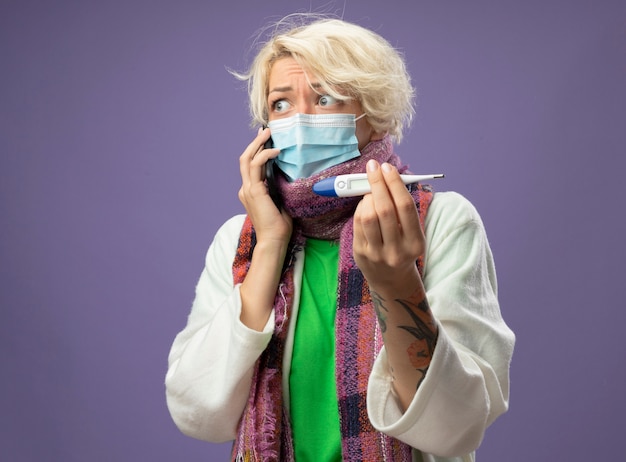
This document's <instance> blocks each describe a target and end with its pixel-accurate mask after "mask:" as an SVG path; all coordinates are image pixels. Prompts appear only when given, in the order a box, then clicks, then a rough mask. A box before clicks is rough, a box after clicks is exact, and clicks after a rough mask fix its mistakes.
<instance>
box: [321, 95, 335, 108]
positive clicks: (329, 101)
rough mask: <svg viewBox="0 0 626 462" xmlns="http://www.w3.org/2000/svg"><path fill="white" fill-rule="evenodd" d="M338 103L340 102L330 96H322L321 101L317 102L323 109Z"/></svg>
mask: <svg viewBox="0 0 626 462" xmlns="http://www.w3.org/2000/svg"><path fill="white" fill-rule="evenodd" d="M337 103H339V100H338V99H337V98H335V97H333V96H330V95H322V96H320V99H319V100H318V101H317V104H319V105H320V106H322V107H328V106H332V105H334V104H337Z"/></svg>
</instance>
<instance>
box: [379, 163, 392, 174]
mask: <svg viewBox="0 0 626 462" xmlns="http://www.w3.org/2000/svg"><path fill="white" fill-rule="evenodd" d="M382 168H383V172H385V173H389V172H391V171H392V170H393V167H392V166H391V164H388V163H387V162H385V163H383V167H382Z"/></svg>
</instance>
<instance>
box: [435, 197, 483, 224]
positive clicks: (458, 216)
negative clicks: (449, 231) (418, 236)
mask: <svg viewBox="0 0 626 462" xmlns="http://www.w3.org/2000/svg"><path fill="white" fill-rule="evenodd" d="M470 223H475V224H480V225H482V220H481V218H480V215H479V214H478V211H477V210H476V207H474V205H473V204H472V203H471V202H470V201H469V200H468V199H467V198H466V197H465V196H463V195H461V194H459V193H457V192H454V191H446V192H436V193H435V194H434V195H433V200H432V202H431V204H430V207H429V208H428V213H427V214H426V220H425V227H426V232H427V233H428V230H429V228H430V229H431V230H432V229H433V228H441V227H446V228H448V227H453V228H454V227H459V226H466V225H468V224H470Z"/></svg>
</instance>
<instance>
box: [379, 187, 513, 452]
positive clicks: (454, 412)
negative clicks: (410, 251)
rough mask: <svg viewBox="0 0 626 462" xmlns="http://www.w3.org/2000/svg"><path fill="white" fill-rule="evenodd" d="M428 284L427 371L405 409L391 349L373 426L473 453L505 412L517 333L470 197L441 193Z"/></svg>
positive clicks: (383, 362)
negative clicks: (396, 390)
mask: <svg viewBox="0 0 626 462" xmlns="http://www.w3.org/2000/svg"><path fill="white" fill-rule="evenodd" d="M425 234H426V243H427V244H426V245H427V250H426V255H425V260H424V277H423V282H424V286H425V289H426V296H427V299H428V302H429V305H430V307H431V310H432V311H433V314H434V316H435V318H436V319H437V322H438V324H439V337H438V340H437V345H436V347H435V352H434V355H433V358H432V362H431V364H430V367H429V370H428V373H427V374H426V377H425V378H424V381H423V382H422V384H421V385H420V387H419V389H418V391H417V393H416V394H415V397H414V399H413V401H412V403H411V404H410V406H409V408H408V409H407V410H406V412H404V413H403V412H402V410H401V409H400V407H399V406H398V403H397V401H396V399H395V398H394V395H393V391H392V384H391V376H390V374H389V373H388V363H387V356H386V352H385V349H384V347H383V349H382V350H381V353H380V355H379V356H378V358H377V359H376V362H375V364H374V369H373V371H372V374H371V376H370V381H369V389H368V413H369V417H370V420H371V421H372V424H373V425H374V427H375V428H376V429H378V430H380V431H382V432H384V433H387V434H389V435H391V436H393V437H395V438H398V439H399V440H401V441H403V442H405V443H407V444H409V445H411V446H412V447H414V448H416V449H419V450H420V451H422V452H424V453H428V454H433V455H437V456H442V457H452V456H460V455H464V454H468V453H471V452H472V451H474V450H475V449H476V448H477V447H478V446H479V445H480V442H481V441H482V438H483V435H484V432H485V430H486V428H487V427H488V426H489V425H490V424H491V423H492V422H493V421H494V420H495V419H496V418H497V417H498V416H499V415H500V414H502V413H504V412H506V410H507V408H508V400H509V365H510V361H511V356H512V353H513V346H514V343H515V336H514V334H513V332H512V331H511V330H510V329H509V327H508V326H507V325H506V324H505V322H504V320H503V319H502V316H501V313H500V308H499V303H498V299H497V284H496V274H495V268H494V262H493V257H492V253H491V250H490V247H489V243H488V241H487V237H486V234H485V231H484V227H483V224H482V221H481V219H480V217H479V215H478V213H477V211H476V210H475V208H474V207H473V206H472V205H471V203H470V202H469V201H467V200H466V199H465V198H463V197H462V196H461V195H459V194H457V193H453V192H445V193H437V194H435V196H434V199H433V202H432V204H431V206H430V209H429V211H428V215H427V218H426V223H425Z"/></svg>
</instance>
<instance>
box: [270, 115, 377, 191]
mask: <svg viewBox="0 0 626 462" xmlns="http://www.w3.org/2000/svg"><path fill="white" fill-rule="evenodd" d="M364 116H365V114H361V115H360V116H359V117H355V116H354V114H296V115H294V116H292V117H287V118H284V119H278V120H272V121H270V122H269V124H268V127H269V128H270V130H271V132H272V140H273V142H274V147H275V148H276V149H280V154H278V156H277V157H276V159H275V162H276V164H277V165H278V167H279V168H280V169H281V170H282V171H283V172H284V173H285V175H287V176H288V177H289V179H290V180H291V181H293V180H297V179H299V178H307V177H309V176H311V175H315V174H316V173H319V172H321V171H322V170H326V169H327V168H329V167H333V166H335V165H337V164H340V163H342V162H345V161H347V160H350V159H354V158H355V157H358V156H360V155H361V153H360V152H359V142H358V140H357V137H356V121H357V120H359V119H360V118H361V117H364Z"/></svg>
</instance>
